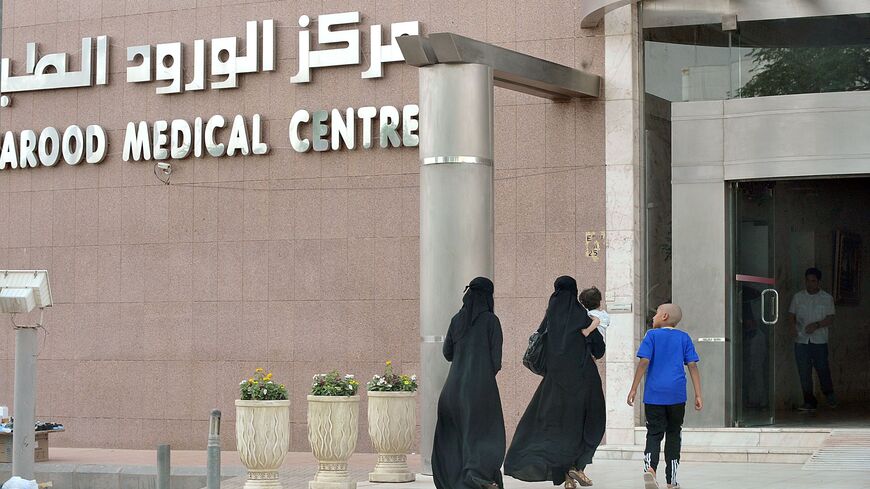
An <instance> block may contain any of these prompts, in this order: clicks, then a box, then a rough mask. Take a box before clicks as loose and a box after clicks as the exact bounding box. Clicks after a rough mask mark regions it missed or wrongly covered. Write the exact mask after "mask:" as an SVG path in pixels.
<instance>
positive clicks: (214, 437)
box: [205, 409, 221, 489]
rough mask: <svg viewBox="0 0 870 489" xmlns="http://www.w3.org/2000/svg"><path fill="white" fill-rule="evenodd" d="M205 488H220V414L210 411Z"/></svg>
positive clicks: (216, 411)
mask: <svg viewBox="0 0 870 489" xmlns="http://www.w3.org/2000/svg"><path fill="white" fill-rule="evenodd" d="M206 454H207V457H208V459H207V461H206V479H205V480H206V487H207V488H208V489H220V487H221V412H220V411H219V410H217V409H214V410H212V412H211V417H210V418H209V422H208V448H206Z"/></svg>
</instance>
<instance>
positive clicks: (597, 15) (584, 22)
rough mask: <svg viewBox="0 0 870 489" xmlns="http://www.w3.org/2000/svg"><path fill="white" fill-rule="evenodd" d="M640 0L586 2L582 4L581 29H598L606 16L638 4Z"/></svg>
mask: <svg viewBox="0 0 870 489" xmlns="http://www.w3.org/2000/svg"><path fill="white" fill-rule="evenodd" d="M638 1H639V0H584V1H582V2H580V27H583V28H586V29H590V28H593V27H598V24H600V23H601V21H602V20H603V19H604V15H605V14H606V13H607V12H610V11H611V10H616V9H618V8H620V7H625V6H626V5H631V4H633V3H638Z"/></svg>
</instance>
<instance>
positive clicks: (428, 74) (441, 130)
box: [420, 63, 494, 474]
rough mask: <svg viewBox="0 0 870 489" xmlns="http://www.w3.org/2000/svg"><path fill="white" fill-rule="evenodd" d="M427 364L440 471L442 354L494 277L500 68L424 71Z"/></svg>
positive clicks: (424, 401) (430, 432)
mask: <svg viewBox="0 0 870 489" xmlns="http://www.w3.org/2000/svg"><path fill="white" fill-rule="evenodd" d="M420 98H421V103H420V163H421V168H420V335H421V343H420V365H421V369H422V371H421V374H422V378H423V382H422V384H421V397H420V402H421V406H422V416H421V421H420V422H421V425H422V441H421V453H422V454H423V473H424V474H431V473H432V442H433V438H434V435H435V422H436V419H437V415H438V413H437V407H438V397H439V395H440V394H441V388H442V387H443V385H444V381H445V379H446V378H447V372H448V370H449V364H448V363H447V361H446V360H444V356H443V355H442V353H441V349H442V346H443V342H444V336H445V335H446V333H447V328H448V326H449V325H450V319H451V317H452V316H453V315H454V314H455V313H456V311H457V310H458V309H459V307H460V306H461V305H462V294H463V289H464V286H465V285H466V284H468V282H470V281H471V279H473V278H474V277H477V276H484V277H488V278H492V277H493V269H494V262H493V247H494V244H493V243H494V237H493V232H494V227H493V220H494V218H493V166H492V164H493V161H492V160H493V71H492V68H491V67H489V66H487V65H483V64H473V63H469V64H465V63H456V64H435V65H431V66H426V67H423V68H421V69H420Z"/></svg>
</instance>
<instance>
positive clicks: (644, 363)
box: [628, 358, 649, 406]
mask: <svg viewBox="0 0 870 489" xmlns="http://www.w3.org/2000/svg"><path fill="white" fill-rule="evenodd" d="M647 367H649V358H641V359H640V361H639V362H638V363H637V370H635V372H634V382H632V383H631V390H630V391H628V405H629V406H634V397H635V396H637V386H639V385H640V381H641V379H643V376H644V374H645V373H646V369H647Z"/></svg>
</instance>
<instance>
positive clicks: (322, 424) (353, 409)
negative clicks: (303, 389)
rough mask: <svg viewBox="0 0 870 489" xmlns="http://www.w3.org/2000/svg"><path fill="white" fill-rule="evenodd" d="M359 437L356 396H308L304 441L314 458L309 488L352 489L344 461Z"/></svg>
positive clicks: (357, 401) (357, 397)
mask: <svg viewBox="0 0 870 489" xmlns="http://www.w3.org/2000/svg"><path fill="white" fill-rule="evenodd" d="M358 436H359V396H311V395H309V396H308V441H309V443H311V451H312V452H314V458H316V459H317V463H318V467H317V474H315V476H314V480H313V481H310V482H309V483H308V488H309V489H356V481H352V480H351V479H350V477H348V473H347V460H348V459H349V458H350V456H351V454H353V452H354V450H355V449H356V440H357V437H358Z"/></svg>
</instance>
